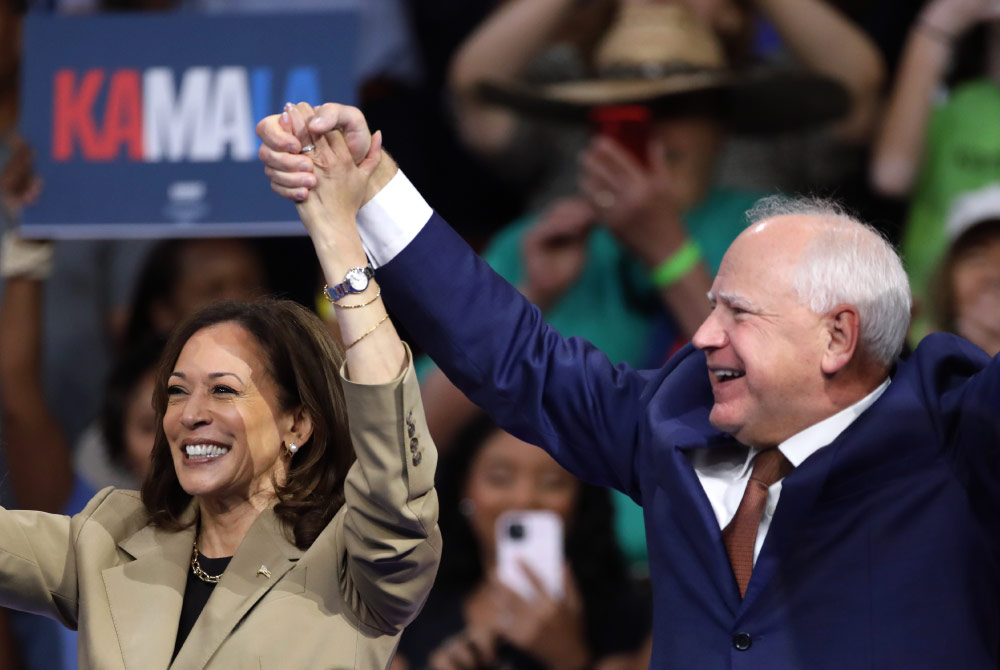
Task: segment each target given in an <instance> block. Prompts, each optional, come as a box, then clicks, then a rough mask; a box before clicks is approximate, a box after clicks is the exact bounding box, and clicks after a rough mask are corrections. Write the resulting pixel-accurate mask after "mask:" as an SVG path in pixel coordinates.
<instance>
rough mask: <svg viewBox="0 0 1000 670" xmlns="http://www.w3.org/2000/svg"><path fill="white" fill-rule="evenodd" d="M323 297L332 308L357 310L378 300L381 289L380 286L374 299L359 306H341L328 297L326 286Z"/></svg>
mask: <svg viewBox="0 0 1000 670" xmlns="http://www.w3.org/2000/svg"><path fill="white" fill-rule="evenodd" d="M323 295H325V296H326V299H327V301H328V302H329V303H330V304H331V305H333V306H334V307H339V308H340V309H358V308H360V307H367V306H368V305H370V304H372V303H373V302H375V301H376V300H378V298H379V296H380V295H382V287H381V286H379V287H378V293H376V294H375V297H374V298H372V299H371V300H369V301H368V302H363V303H361V304H360V305H341V304H340V303H339V302H337V301H336V300H334V299H333V298H331V297H330V294H329V293H328V292H327V290H326V286H323Z"/></svg>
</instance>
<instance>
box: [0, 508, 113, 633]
mask: <svg viewBox="0 0 1000 670" xmlns="http://www.w3.org/2000/svg"><path fill="white" fill-rule="evenodd" d="M113 490H114V489H112V488H107V489H105V490H103V491H101V492H100V493H98V494H97V495H96V496H95V497H94V498H93V499H92V500H91V501H90V502H89V503H88V504H87V507H86V508H85V509H84V510H83V511H82V512H80V513H79V514H77V515H75V516H73V517H72V518H70V517H68V516H63V515H60V514H48V513H46V512H36V511H32V510H8V509H4V508H0V605H3V606H4V607H9V608H11V609H16V610H21V611H24V612H31V613H33V614H41V615H43V616H47V617H50V618H52V619H56V620H58V621H60V622H62V623H63V624H65V625H66V626H69V627H70V628H76V621H77V604H78V603H77V599H78V587H77V585H78V581H77V546H76V538H77V537H78V536H79V534H80V532H81V531H82V529H83V527H84V525H85V524H86V523H87V521H88V520H89V519H90V517H91V515H92V514H93V512H94V510H96V509H97V508H98V507H100V505H101V503H102V502H103V501H104V499H105V498H107V497H108V495H110V494H111V492H112V491H113Z"/></svg>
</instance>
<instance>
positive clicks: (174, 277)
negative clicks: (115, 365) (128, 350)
mask: <svg viewBox="0 0 1000 670" xmlns="http://www.w3.org/2000/svg"><path fill="white" fill-rule="evenodd" d="M203 240H204V238H193V239H192V238H173V239H168V240H163V241H161V242H159V243H158V244H157V245H156V246H154V247H153V248H152V249H151V250H150V252H149V255H148V256H146V260H145V262H143V264H142V268H141V269H140V270H139V276H138V278H137V279H136V284H135V293H134V294H133V296H132V308H131V313H130V315H129V320H128V323H127V324H126V326H125V334H124V337H123V338H122V340H123V342H124V346H126V347H129V346H131V345H132V344H134V343H136V342H141V341H142V340H144V339H147V338H149V337H153V336H157V335H158V336H160V337H163V336H165V335H166V333H157V331H156V327H155V326H154V324H153V319H152V312H151V310H152V308H153V306H154V305H156V304H157V303H168V304H169V302H170V300H171V298H172V296H173V293H174V290H175V289H176V288H177V282H178V281H179V279H180V275H181V271H182V267H181V263H182V260H183V256H184V252H185V251H186V250H187V248H188V246H189V245H191V244H193V243H197V242H201V241H203ZM227 240H228V241H231V242H235V243H237V244H242V245H244V246H245V247H246V249H247V251H248V252H250V253H251V254H252V255H253V257H254V258H256V259H257V260H258V261H260V264H261V267H263V261H262V259H261V257H260V253H259V251H258V248H257V246H256V245H255V244H254V242H253V241H252V240H249V239H243V238H238V237H234V238H227Z"/></svg>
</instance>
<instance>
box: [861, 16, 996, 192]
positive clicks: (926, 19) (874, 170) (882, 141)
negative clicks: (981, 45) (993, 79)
mask: <svg viewBox="0 0 1000 670" xmlns="http://www.w3.org/2000/svg"><path fill="white" fill-rule="evenodd" d="M998 18H1000V5H998V4H997V3H996V2H994V1H993V0H931V2H929V3H928V4H927V6H926V7H925V8H924V10H923V11H922V12H921V14H920V16H919V17H918V19H917V20H916V22H915V23H914V24H913V27H912V28H911V30H910V35H909V37H908V38H907V41H906V46H905V47H904V50H903V56H902V60H901V62H900V66H899V71H898V74H897V75H896V81H895V84H894V85H893V89H892V92H891V94H890V98H889V103H888V107H887V109H886V112H885V116H884V118H883V120H882V126H881V131H880V132H879V134H878V137H877V138H876V141H875V150H874V153H873V155H872V163H871V180H872V185H873V186H874V187H875V189H876V190H878V191H879V192H880V193H882V194H883V195H887V196H895V197H905V196H908V195H909V194H910V193H911V191H912V189H913V187H914V184H915V182H916V178H917V174H918V172H919V170H920V166H921V163H922V161H923V155H924V149H925V141H926V137H927V124H928V120H929V119H930V115H931V109H932V106H933V102H934V99H935V96H936V95H937V93H938V91H939V88H940V86H941V85H942V83H943V81H944V77H945V75H946V74H947V71H948V68H949V66H950V64H951V61H952V56H953V54H954V49H955V47H956V45H957V44H958V42H959V40H960V39H961V38H962V37H963V36H964V35H965V34H966V33H968V31H969V30H970V29H971V28H972V27H973V26H975V25H977V24H979V23H982V22H984V21H990V20H994V19H998Z"/></svg>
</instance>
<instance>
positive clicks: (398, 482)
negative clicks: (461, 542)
mask: <svg viewBox="0 0 1000 670" xmlns="http://www.w3.org/2000/svg"><path fill="white" fill-rule="evenodd" d="M407 358H408V364H407V368H406V371H405V372H404V373H403V374H402V375H400V377H398V378H397V379H395V380H394V381H392V382H389V383H387V384H380V385H365V384H355V383H353V382H351V381H348V380H347V379H346V377H345V379H344V381H343V384H344V389H345V393H346V397H347V410H348V416H349V420H350V424H351V440H352V441H353V443H354V450H355V452H356V454H357V461H356V462H355V463H354V465H353V466H352V467H351V470H350V472H349V473H348V475H347V480H346V482H345V486H344V495H345V499H346V501H345V510H346V511H345V513H344V516H343V531H342V533H343V544H344V548H345V552H346V556H345V557H344V559H345V562H344V569H342V571H341V572H342V574H341V589H342V595H343V597H344V601H345V602H346V603H347V605H348V607H349V608H350V609H351V610H352V611H353V612H354V613H355V615H357V616H358V617H359V619H360V620H361V621H362V622H363V623H365V624H366V625H368V626H371V627H373V628H375V629H377V630H379V631H382V632H385V633H388V634H396V633H398V632H400V631H401V630H402V629H403V627H404V626H405V625H406V624H408V623H409V622H410V621H412V620H413V619H414V617H416V615H417V613H418V612H419V611H420V608H421V607H422V606H423V604H424V601H425V600H426V598H427V594H428V593H429V592H430V588H431V585H432V584H433V582H434V577H435V576H436V575H437V568H438V563H439V561H440V558H441V532H440V530H439V529H438V525H437V519H438V500H437V493H436V491H435V490H434V469H435V467H436V465H437V450H436V449H435V448H434V443H433V442H432V441H431V439H430V435H429V433H428V431H427V423H426V421H425V419H424V411H423V405H422V404H421V401H420V387H419V386H418V383H417V378H416V374H415V373H414V370H413V362H412V355H411V353H410V350H409V348H408V347H407ZM342 376H343V371H342Z"/></svg>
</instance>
